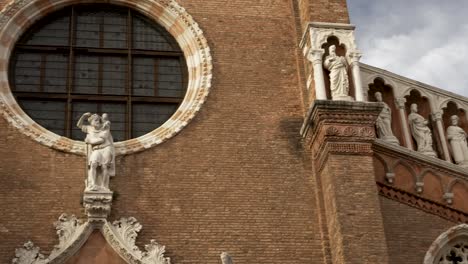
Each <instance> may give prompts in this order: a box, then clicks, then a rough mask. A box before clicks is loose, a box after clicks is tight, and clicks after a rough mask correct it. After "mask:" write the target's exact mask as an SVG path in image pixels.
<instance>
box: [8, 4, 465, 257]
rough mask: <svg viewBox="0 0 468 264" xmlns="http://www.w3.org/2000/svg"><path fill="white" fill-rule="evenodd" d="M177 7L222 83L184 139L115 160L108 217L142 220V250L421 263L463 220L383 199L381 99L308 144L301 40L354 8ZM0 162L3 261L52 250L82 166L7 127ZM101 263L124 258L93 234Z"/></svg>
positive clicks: (331, 117) (78, 208) (86, 252)
mask: <svg viewBox="0 0 468 264" xmlns="http://www.w3.org/2000/svg"><path fill="white" fill-rule="evenodd" d="M161 1H163V0H161ZM51 2H53V1H51ZM177 2H178V3H179V4H180V5H181V6H183V7H184V8H185V9H186V11H187V12H188V13H189V14H190V15H191V16H192V17H193V18H194V20H195V21H196V22H197V23H198V25H199V26H200V28H201V29H202V30H203V35H204V37H205V38H206V40H207V42H208V46H209V47H210V52H211V57H212V65H213V70H212V75H213V79H212V85H211V88H210V93H209V96H208V98H207V101H206V102H205V104H204V105H203V106H202V107H201V109H200V111H199V112H198V113H197V114H196V116H195V118H194V119H193V120H192V121H191V122H190V123H189V124H188V125H187V126H186V127H185V128H183V129H182V130H181V131H180V133H179V134H177V135H176V136H174V137H172V138H170V139H169V140H167V141H166V142H164V143H162V144H160V145H157V146H155V147H151V148H149V149H146V150H144V151H141V152H137V153H132V154H128V155H121V156H118V157H117V168H116V171H117V175H116V176H115V177H114V178H113V179H112V180H111V189H112V190H114V191H115V197H114V201H113V207H112V212H111V215H110V217H109V218H110V220H115V219H118V218H121V217H129V216H133V217H135V218H136V219H138V221H139V222H140V223H141V224H142V225H143V230H142V232H140V234H139V236H138V240H137V245H138V246H139V247H140V248H142V247H143V246H144V244H147V243H148V242H149V240H150V239H153V238H154V239H156V240H157V241H158V242H159V243H161V244H162V245H165V246H166V256H168V257H170V258H171V262H172V263H175V264H183V263H186V264H188V263H190V264H194V263H200V264H219V263H220V260H219V254H220V253H221V252H222V251H227V252H229V253H230V254H231V255H232V256H233V259H234V263H235V264H263V263H265V264H267V263H268V264H270V263H281V264H284V263H287V264H309V263H320V264H322V263H323V264H332V263H333V264H344V263H346V264H348V263H349V264H351V263H352V264H354V263H356V264H358V263H359V264H361V263H368V264H374V263H389V264H394V263H410V264H412V263H414V264H416V263H421V262H422V259H423V258H424V254H425V252H426V251H427V249H428V248H429V246H430V245H431V243H432V242H433V241H434V239H435V238H436V237H437V236H438V235H440V234H441V233H442V232H443V231H445V230H447V229H448V228H449V227H451V226H453V225H455V224H457V223H455V222H450V221H448V220H444V219H442V218H440V217H438V216H436V215H434V214H430V213H428V212H424V211H422V210H419V209H416V208H412V207H410V206H408V205H407V204H403V203H399V202H397V201H394V200H390V199H387V198H384V197H380V196H379V194H378V188H377V185H376V180H383V179H384V178H383V177H384V176H382V177H381V178H382V179H381V178H378V177H376V175H377V174H378V175H377V176H379V175H380V174H382V175H385V174H384V173H385V171H383V170H382V169H381V168H379V165H378V164H379V163H377V162H376V161H374V159H373V155H374V149H375V148H373V146H374V147H375V143H374V139H375V131H374V122H375V119H376V117H377V115H378V113H379V111H380V106H379V105H378V104H375V103H374V104H366V103H343V104H339V103H338V104H337V105H338V106H337V108H333V109H331V108H330V109H328V110H326V111H328V112H326V111H325V112H323V114H324V116H323V117H320V118H323V119H320V118H318V119H317V120H319V119H320V122H316V123H313V124H314V125H315V126H311V128H310V129H311V130H314V129H315V130H316V131H315V132H311V134H314V135H315V136H316V138H312V136H311V135H308V136H306V137H305V138H303V137H302V135H301V127H302V125H303V121H304V118H305V117H307V114H308V113H307V109H308V107H309V104H310V101H311V98H312V99H313V98H314V97H313V95H312V94H313V93H311V91H312V92H313V91H314V87H313V85H314V82H313V80H312V84H311V85H312V86H311V87H310V89H309V90H306V88H305V87H306V85H305V83H306V81H307V80H306V79H307V78H306V76H305V74H304V72H305V69H304V68H305V67H307V65H306V66H304V65H305V64H304V56H303V54H302V50H300V49H299V41H300V39H301V36H302V34H303V30H304V28H305V25H306V24H307V23H308V22H312V21H315V22H333V23H349V16H348V13H347V7H346V1H345V0H294V1H284V0H269V1H252V0H232V1H227V0H224V1H214V0H213V1H209V0H187V1H177ZM6 3H7V1H2V0H0V7H3V6H4V5H5V4H6ZM335 103H336V102H335ZM343 109H344V110H343ZM307 118H308V117H307ZM323 120H325V121H323ZM310 124H312V123H310ZM310 124H309V123H307V125H310ZM0 159H1V162H0V209H1V211H2V214H0V263H10V262H11V259H12V258H13V256H14V252H15V248H17V247H20V246H21V245H22V244H23V243H24V242H26V241H28V240H32V241H33V242H34V243H35V244H36V245H37V246H39V247H41V249H43V250H44V251H45V252H44V253H46V254H47V253H48V252H47V251H50V250H51V249H52V247H53V245H55V244H56V243H57V241H56V234H55V233H56V230H55V229H54V227H53V225H52V223H53V222H54V221H56V220H57V217H58V216H59V215H60V214H62V213H64V212H66V213H69V214H75V215H77V216H80V217H84V216H85V214H84V212H83V207H82V205H81V199H82V192H83V189H84V179H85V173H86V172H85V158H84V157H83V156H79V155H75V154H70V153H67V152H62V151H58V150H56V149H53V148H50V147H46V146H44V145H42V144H40V143H38V142H37V141H34V140H33V139H31V138H30V137H28V136H26V135H24V134H22V133H19V132H18V129H16V128H14V127H12V126H11V125H10V124H9V123H8V122H7V121H6V120H5V119H3V118H0ZM379 173H380V174H379ZM379 177H380V176H379ZM458 198H460V197H458ZM458 198H457V199H458ZM93 254H96V255H95V256H93ZM93 257H95V258H94V260H93V261H95V262H96V261H97V262H96V263H99V261H104V259H115V260H116V261H117V259H119V257H118V256H117V255H116V254H115V253H114V252H112V250H111V249H110V247H109V246H108V245H105V241H104V239H103V238H102V237H101V236H100V234H97V233H94V234H93V235H92V236H91V240H89V241H88V242H87V243H86V244H85V245H84V247H83V248H82V249H81V250H80V251H79V254H78V255H76V256H75V257H73V258H72V259H70V263H83V261H85V263H88V264H91V260H90V259H93ZM79 261H81V262H79ZM118 261H121V260H120V259H119V260H118Z"/></svg>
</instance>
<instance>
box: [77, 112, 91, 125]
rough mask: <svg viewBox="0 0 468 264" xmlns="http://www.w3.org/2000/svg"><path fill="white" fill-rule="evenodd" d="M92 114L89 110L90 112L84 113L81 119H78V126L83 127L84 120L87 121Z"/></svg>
mask: <svg viewBox="0 0 468 264" xmlns="http://www.w3.org/2000/svg"><path fill="white" fill-rule="evenodd" d="M90 116H91V113H89V112H88V113H84V114H83V115H82V116H81V117H80V119H79V120H78V123H76V126H77V127H79V128H81V127H83V123H84V121H85V120H86V119H87V118H88V117H90Z"/></svg>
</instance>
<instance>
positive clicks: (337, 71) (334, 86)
mask: <svg viewBox="0 0 468 264" xmlns="http://www.w3.org/2000/svg"><path fill="white" fill-rule="evenodd" d="M328 51H329V54H328V56H327V57H325V61H324V62H323V65H324V67H325V68H326V69H327V70H329V71H330V90H331V95H332V99H333V100H345V101H350V100H352V98H351V97H350V96H349V79H348V63H347V62H346V58H345V57H342V56H338V55H337V54H336V47H335V45H331V46H330V48H329V49H328Z"/></svg>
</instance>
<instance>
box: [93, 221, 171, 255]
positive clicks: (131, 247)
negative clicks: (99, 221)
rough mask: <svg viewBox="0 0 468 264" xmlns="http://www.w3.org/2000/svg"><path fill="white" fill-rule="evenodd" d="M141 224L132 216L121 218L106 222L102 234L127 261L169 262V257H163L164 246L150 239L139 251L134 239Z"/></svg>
mask: <svg viewBox="0 0 468 264" xmlns="http://www.w3.org/2000/svg"><path fill="white" fill-rule="evenodd" d="M141 228H142V225H141V224H140V223H138V221H137V220H136V219H135V218H134V217H129V218H121V219H120V220H118V221H114V222H113V223H112V224H110V223H109V222H106V223H105V224H104V225H103V228H102V234H103V235H104V237H105V238H106V240H107V242H108V243H109V244H110V245H111V246H112V248H113V249H114V250H115V251H116V252H117V253H118V254H119V255H120V256H121V257H122V258H123V259H125V260H126V261H127V262H128V263H135V264H137V263H138V264H140V263H142V264H170V263H171V261H170V258H168V257H165V256H164V253H165V247H164V246H162V245H160V244H158V243H157V242H156V241H155V240H151V241H150V244H147V245H145V250H146V251H145V252H143V251H141V250H140V249H139V248H138V247H137V246H136V245H135V241H136V238H137V236H138V232H140V230H141Z"/></svg>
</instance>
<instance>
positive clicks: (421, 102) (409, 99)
mask: <svg viewBox="0 0 468 264" xmlns="http://www.w3.org/2000/svg"><path fill="white" fill-rule="evenodd" d="M405 99H406V103H405V110H406V117H408V115H409V114H410V113H411V105H412V104H417V105H418V114H420V115H421V116H422V117H424V118H425V119H426V120H427V121H428V127H429V129H431V132H432V142H433V145H432V147H433V149H434V151H435V152H436V154H437V156H438V157H439V158H441V157H442V158H443V157H444V152H443V149H442V144H441V141H440V135H439V133H438V131H437V129H436V126H435V124H434V122H433V118H432V116H431V113H432V111H431V102H430V101H429V99H428V98H427V97H426V96H425V95H423V94H421V93H420V92H419V91H418V90H416V89H412V90H411V91H410V92H409V93H408V94H407V95H406V96H405ZM406 125H407V126H408V130H409V125H408V124H406ZM411 139H412V140H413V146H414V148H415V149H417V144H416V141H415V140H414V138H413V137H411Z"/></svg>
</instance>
